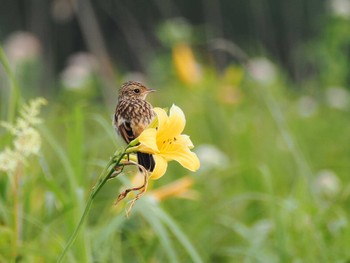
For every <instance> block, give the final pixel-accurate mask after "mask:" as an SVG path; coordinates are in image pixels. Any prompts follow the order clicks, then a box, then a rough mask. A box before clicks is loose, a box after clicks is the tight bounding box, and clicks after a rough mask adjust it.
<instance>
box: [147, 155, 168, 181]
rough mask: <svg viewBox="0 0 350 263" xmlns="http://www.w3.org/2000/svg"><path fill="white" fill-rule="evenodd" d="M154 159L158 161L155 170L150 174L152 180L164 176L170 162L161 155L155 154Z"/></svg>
mask: <svg viewBox="0 0 350 263" xmlns="http://www.w3.org/2000/svg"><path fill="white" fill-rule="evenodd" d="M153 158H154V161H155V163H156V165H155V167H154V170H153V172H152V174H151V176H150V178H151V179H152V180H156V179H159V178H160V177H162V176H163V175H164V174H165V172H166V169H167V168H168V162H167V161H166V160H165V159H164V158H163V157H162V156H160V155H153Z"/></svg>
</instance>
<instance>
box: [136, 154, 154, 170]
mask: <svg viewBox="0 0 350 263" xmlns="http://www.w3.org/2000/svg"><path fill="white" fill-rule="evenodd" d="M137 161H138V163H139V164H140V165H142V166H143V167H145V169H146V170H148V171H150V172H152V171H153V169H154V166H155V164H156V163H155V162H154V159H153V156H152V154H148V153H140V152H137Z"/></svg>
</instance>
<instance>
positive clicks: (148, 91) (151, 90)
mask: <svg viewBox="0 0 350 263" xmlns="http://www.w3.org/2000/svg"><path fill="white" fill-rule="evenodd" d="M155 91H156V90H155V89H149V90H147V91H146V93H147V94H148V93H151V92H155Z"/></svg>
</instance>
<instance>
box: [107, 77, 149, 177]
mask: <svg viewBox="0 0 350 263" xmlns="http://www.w3.org/2000/svg"><path fill="white" fill-rule="evenodd" d="M152 91H154V90H151V89H149V88H147V87H146V86H144V85H143V84H141V83H139V82H136V81H128V82H126V83H124V84H123V85H122V86H121V88H120V90H119V98H118V104H117V107H116V109H115V114H114V126H115V129H116V130H117V131H118V133H119V134H120V135H121V136H122V138H123V139H124V141H125V142H126V143H129V142H130V141H132V140H134V139H135V138H137V137H138V136H139V135H140V134H141V133H142V131H143V130H144V129H145V128H146V127H147V126H148V125H149V124H150V122H151V121H152V119H153V118H154V112H153V111H152V105H151V104H150V103H148V102H147V101H146V100H145V99H146V97H147V95H148V93H150V92H152ZM137 158H138V163H139V164H140V165H142V166H143V167H145V168H146V169H147V170H149V171H153V168H154V165H155V163H154V159H153V157H152V155H150V154H147V153H137Z"/></svg>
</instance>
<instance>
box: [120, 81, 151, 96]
mask: <svg viewBox="0 0 350 263" xmlns="http://www.w3.org/2000/svg"><path fill="white" fill-rule="evenodd" d="M153 91H155V90H153V89H149V88H147V87H146V86H145V85H143V84H141V83H140V82H137V81H128V82H125V83H124V84H123V85H122V86H121V87H120V89H119V98H123V99H124V98H130V99H131V98H136V99H142V100H144V99H146V97H147V95H148V93H150V92H153Z"/></svg>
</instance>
